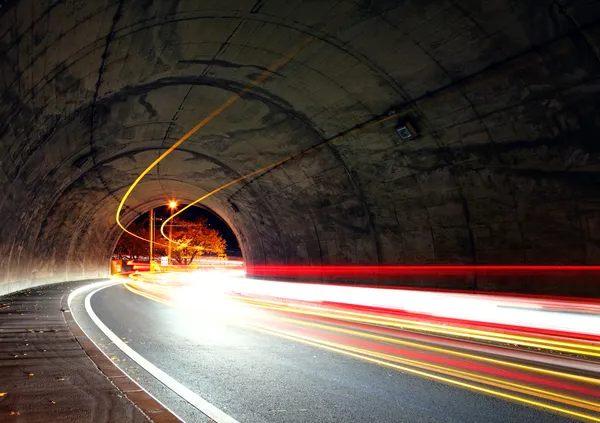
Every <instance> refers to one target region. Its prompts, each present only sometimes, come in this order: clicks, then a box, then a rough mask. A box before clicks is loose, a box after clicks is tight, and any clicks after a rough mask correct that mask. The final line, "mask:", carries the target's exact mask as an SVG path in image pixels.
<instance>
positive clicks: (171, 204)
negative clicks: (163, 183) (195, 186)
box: [167, 200, 177, 266]
mask: <svg viewBox="0 0 600 423" xmlns="http://www.w3.org/2000/svg"><path fill="white" fill-rule="evenodd" d="M176 208H177V201H174V200H171V201H169V209H171V217H173V212H174V211H175V209H176ZM171 238H173V219H171V220H169V253H168V254H167V257H168V262H169V266H170V265H171Z"/></svg>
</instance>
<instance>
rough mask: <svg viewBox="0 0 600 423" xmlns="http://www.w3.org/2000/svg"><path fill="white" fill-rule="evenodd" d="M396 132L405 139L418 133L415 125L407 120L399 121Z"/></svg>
mask: <svg viewBox="0 0 600 423" xmlns="http://www.w3.org/2000/svg"><path fill="white" fill-rule="evenodd" d="M396 132H397V133H398V135H399V136H400V138H402V139H403V140H405V141H407V140H412V139H414V138H417V135H418V134H417V130H416V129H415V127H414V126H413V125H412V124H411V123H410V122H408V121H405V122H399V123H398V126H396Z"/></svg>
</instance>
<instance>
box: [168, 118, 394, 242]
mask: <svg viewBox="0 0 600 423" xmlns="http://www.w3.org/2000/svg"><path fill="white" fill-rule="evenodd" d="M397 118H398V116H396V115H390V116H386V117H384V118H381V119H378V120H375V121H373V122H369V123H368V124H367V125H364V126H361V127H359V128H355V129H352V130H350V131H348V132H345V133H343V134H341V135H338V136H337V137H335V138H332V139H330V140H328V141H325V142H322V143H318V144H316V145H314V146H312V147H310V148H307V149H306V150H302V151H301V152H299V153H298V154H294V155H292V156H289V157H286V158H285V159H282V160H279V161H278V162H275V163H273V164H270V165H268V166H265V167H263V168H261V169H258V170H255V171H254V172H250V173H248V174H247V175H244V176H242V177H240V178H237V179H234V180H233V181H230V182H228V183H226V184H225V185H222V186H220V187H218V188H217V189H214V190H212V191H211V192H209V193H208V194H205V195H203V196H202V197H200V198H197V199H196V200H194V201H192V202H191V203H190V204H188V205H187V206H185V207H183V208H182V209H181V210H179V211H177V212H176V213H174V214H172V215H171V216H170V217H169V218H167V219H165V220H164V221H163V223H162V225H160V233H161V234H162V236H163V237H165V238H166V239H168V240H170V238H169V237H168V236H167V234H166V233H165V227H166V226H167V224H168V223H169V221H171V219H175V218H176V217H177V215H179V214H181V213H183V212H184V211H186V210H187V209H189V208H190V207H193V206H194V205H196V204H198V203H200V202H201V201H204V200H206V199H207V198H208V197H210V196H212V195H214V194H216V193H217V192H219V191H222V190H224V189H225V188H228V187H230V186H231V185H234V184H237V183H238V182H241V181H243V180H244V179H247V178H250V177H251V176H254V175H258V174H259V173H263V172H266V171H268V170H270V169H273V168H274V167H277V166H280V165H282V164H284V163H286V162H289V161H290V160H294V159H295V158H296V157H299V156H302V155H304V154H306V153H308V152H309V151H312V150H316V149H317V148H320V147H323V146H324V145H326V144H331V143H333V142H335V141H338V140H340V139H341V138H344V137H346V136H348V135H354V134H356V133H358V132H360V131H364V130H365V129H367V128H370V127H372V126H375V125H380V124H382V123H383V122H386V121H388V120H390V119H397ZM171 241H172V242H175V241H173V240H171Z"/></svg>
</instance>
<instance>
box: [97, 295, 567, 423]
mask: <svg viewBox="0 0 600 423" xmlns="http://www.w3.org/2000/svg"><path fill="white" fill-rule="evenodd" d="M91 306H92V309H93V310H94V312H95V313H96V314H97V316H98V317H99V318H100V319H101V320H102V322H103V323H104V324H105V325H106V326H107V327H108V328H110V330H112V331H113V332H114V333H115V334H116V335H118V336H119V337H120V338H121V339H123V340H124V341H125V342H127V344H128V345H129V346H130V347H132V348H133V349H134V350H135V351H137V352H138V353H140V354H141V355H142V356H143V357H144V358H146V359H147V360H149V361H150V362H151V363H153V364H154V365H155V366H157V367H158V368H160V369H161V370H162V371H164V372H166V373H167V374H168V375H170V376H171V377H173V378H175V379H176V380H177V381H179V382H180V383H182V384H183V385H185V386H186V387H187V388H189V389H191V390H192V391H193V392H195V393H196V394H198V395H200V396H201V397H203V398H204V399H206V400H207V401H209V402H210V403H212V404H213V405H215V406H216V407H218V408H219V409H221V410H222V411H224V412H225V413H227V414H229V415H230V416H232V417H233V418H235V419H237V420H238V421H239V422H241V423H261V422H265V423H283V422H311V423H314V422H319V423H321V422H323V423H325V422H331V423H333V422H360V423H363V422H378V423H400V422H406V423H419V422H469V423H472V422H482V423H492V422H498V423H505V422H567V421H573V420H569V419H568V418H566V417H564V416H562V415H558V414H554V413H551V412H546V411H543V410H540V409H537V408H533V407H528V406H525V405H521V404H517V403H514V402H510V401H504V400H501V399H498V398H495V397H492V396H487V395H484V394H479V393H476V392H472V391H469V390H466V389H462V388H458V387H455V386H449V385H446V384H444V383H440V382H436V381H432V380H428V379H425V378H422V377H418V376H415V375H412V374H406V373H404V372H402V371H397V370H394V369H391V368H387V367H383V366H380V365H377V364H373V363H369V362H366V361H363V360H360V359H357V358H353V357H349V356H346V355H342V354H339V353H337V352H333V351H327V350H324V349H322V348H317V347H314V346H310V345H306V344H304V343H300V342H297V341H294V340H291V339H285V338H281V337H279V336H275V335H272V334H269V333H264V332H262V331H259V330H255V329H253V328H252V327H248V326H246V325H247V323H248V321H249V319H256V320H257V321H258V320H260V321H267V320H269V316H270V315H269V313H271V314H272V315H273V316H274V317H276V315H277V313H276V312H271V311H264V310H261V311H260V312H256V313H255V314H236V313H233V314H231V313H229V312H228V310H227V309H225V308H224V307H225V306H224V305H221V304H207V303H202V302H200V303H199V304H198V305H197V306H194V305H192V306H191V307H190V306H189V304H188V307H184V308H178V307H171V306H168V305H165V304H162V303H159V302H156V301H153V300H150V299H147V298H144V297H141V296H138V295H135V294H133V293H131V292H129V291H127V290H126V289H125V288H123V286H122V285H115V286H111V287H109V288H106V289H103V290H101V291H99V292H97V293H96V294H95V295H93V297H92V298H91ZM228 313H229V314H228ZM101 346H102V344H101ZM108 354H112V352H110V351H108ZM120 366H121V367H122V368H123V369H124V370H125V371H129V372H130V373H131V374H132V377H134V378H137V379H139V380H138V382H139V383H140V384H141V385H142V386H144V387H146V386H150V387H151V386H153V385H154V386H156V383H157V382H156V380H153V378H152V376H150V375H149V374H146V373H144V372H139V371H136V370H135V369H134V367H128V366H127V365H124V363H120ZM149 390H150V391H151V393H153V395H155V396H157V397H158V399H159V400H161V401H162V402H163V403H164V404H165V405H167V406H169V407H170V408H172V409H175V410H177V411H178V414H179V415H180V416H181V417H183V418H184V419H186V420H187V421H201V420H199V419H198V417H197V414H193V412H192V410H191V408H192V407H191V406H189V409H188V410H186V405H185V404H184V403H185V402H184V401H182V400H181V399H180V398H179V399H177V400H175V399H174V398H175V397H176V396H174V395H172V393H170V394H168V392H167V391H168V390H166V389H162V390H160V389H158V390H157V389H154V391H152V389H149ZM161 392H162V394H161ZM194 416H195V417H194Z"/></svg>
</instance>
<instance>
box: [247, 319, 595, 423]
mask: <svg viewBox="0 0 600 423" xmlns="http://www.w3.org/2000/svg"><path fill="white" fill-rule="evenodd" d="M255 330H257V331H260V332H264V333H267V334H271V335H275V336H279V337H282V338H286V339H289V340H292V341H295V342H300V343H303V344H306V345H311V346H314V347H317V348H321V349H325V350H328V351H332V352H337V353H339V354H343V355H346V356H349V357H353V358H358V359H360V360H364V361H367V362H371V363H374V364H379V365H381V366H385V367H389V368H393V369H395V370H399V371H403V372H405V373H410V374H415V375H418V376H421V377H425V378H427V379H431V380H435V381H438V382H443V383H447V384H450V385H455V386H460V387H462V388H466V389H470V390H473V391H476V392H480V393H484V394H489V395H492V396H496V397H499V398H503V399H509V400H513V401H517V402H520V403H523V404H527V405H530V406H534V407H539V408H543V409H546V410H550V411H554V412H558V413H562V414H566V415H569V416H573V417H578V418H581V419H585V420H589V421H593V422H600V417H596V416H592V415H589V414H584V413H581V412H577V411H573V410H570V409H568V408H563V407H557V406H554V405H551V404H547V403H544V402H540V401H535V400H530V399H527V398H523V397H520V396H517V395H513V394H508V393H505V392H501V391H496V390H493V389H489V388H484V387H481V386H477V385H474V384H472V383H467V382H461V381H458V380H454V379H451V378H448V377H445V376H440V375H436V374H433V373H429V372H425V371H423V370H417V369H413V368H410V367H407V366H402V365H398V364H394V363H390V362H388V361H385V360H381V359H378V358H373V357H369V356H365V355H362V354H360V353H357V352H353V351H349V350H346V349H344V348H340V347H339V346H336V345H335V344H334V343H329V342H325V341H320V340H317V341H315V340H310V339H303V337H299V336H296V335H290V334H287V333H283V332H279V331H276V330H271V329H264V328H260V327H256V328H255Z"/></svg>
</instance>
